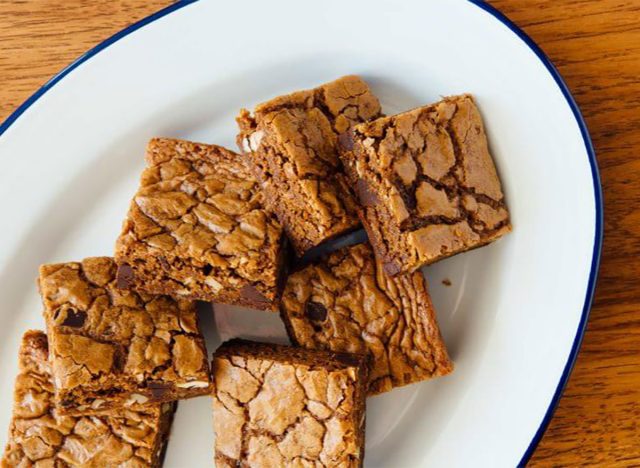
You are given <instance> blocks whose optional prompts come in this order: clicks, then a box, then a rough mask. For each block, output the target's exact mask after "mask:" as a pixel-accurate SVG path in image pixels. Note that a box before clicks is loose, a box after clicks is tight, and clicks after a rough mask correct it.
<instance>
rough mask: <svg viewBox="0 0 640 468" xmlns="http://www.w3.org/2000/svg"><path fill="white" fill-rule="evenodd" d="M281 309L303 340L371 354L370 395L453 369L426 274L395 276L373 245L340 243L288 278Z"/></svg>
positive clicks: (288, 324) (295, 339) (294, 334)
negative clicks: (384, 268)
mask: <svg viewBox="0 0 640 468" xmlns="http://www.w3.org/2000/svg"><path fill="white" fill-rule="evenodd" d="M281 311H282V312H281V313H282V318H283V321H284V322H285V325H286V327H287V331H288V333H289V336H290V338H291V341H292V342H293V343H294V344H296V345H298V346H303V347H305V348H309V349H324V350H331V351H340V352H349V353H368V354H369V355H370V356H371V358H372V368H371V371H370V376H369V388H368V392H369V394H377V393H381V392H386V391H388V390H391V389H392V388H394V387H400V386H402V385H407V384H410V383H413V382H418V381H421V380H426V379H429V378H432V377H437V376H441V375H446V374H448V373H450V372H451V371H452V369H453V366H452V364H451V361H450V360H449V357H448V355H447V351H446V348H445V345H444V343H443V341H442V338H441V336H440V331H439V329H438V324H437V322H436V317H435V313H434V310H433V306H432V304H431V298H430V297H429V293H428V291H427V286H426V282H425V279H424V277H423V275H422V273H421V272H414V273H408V274H402V275H397V276H395V277H390V276H389V275H387V274H386V273H385V272H384V271H383V268H381V265H380V264H379V263H378V262H377V261H376V259H375V256H374V254H373V251H372V250H371V247H370V246H369V244H359V245H356V246H352V247H346V248H343V249H341V250H338V251H336V252H334V253H332V254H330V255H329V256H328V257H326V258H324V259H321V260H319V261H318V262H317V263H315V264H311V265H308V266H307V267H305V268H303V269H302V270H299V271H297V272H295V273H293V274H292V275H291V276H289V278H288V280H287V284H286V286H285V290H284V294H283V297H282V305H281Z"/></svg>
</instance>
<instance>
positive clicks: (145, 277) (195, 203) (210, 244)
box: [115, 138, 284, 310]
mask: <svg viewBox="0 0 640 468" xmlns="http://www.w3.org/2000/svg"><path fill="white" fill-rule="evenodd" d="M146 160H147V168H146V169H145V171H144V172H143V174H142V177H141V181H140V188H139V189H138V193H136V195H135V196H134V198H133V201H132V202H131V207H130V209H129V213H128V215H127V218H126V220H125V222H124V224H123V227H122V233H121V235H120V237H119V239H118V241H117V244H116V253H115V259H116V262H117V263H118V265H119V266H120V269H119V273H118V277H119V280H120V285H121V286H122V287H123V288H133V289H134V290H136V291H140V292H145V293H151V294H167V295H171V296H174V297H183V298H189V299H199V300H203V301H215V302H223V303H227V304H236V305H244V306H248V307H252V308H255V309H265V310H277V299H278V286H279V285H280V283H279V282H278V277H279V275H280V273H281V266H282V263H283V258H284V257H283V240H284V236H283V232H282V229H281V227H280V224H279V223H278V221H277V219H276V218H275V216H274V215H272V214H270V213H268V212H267V211H266V210H265V209H264V207H263V196H262V192H261V190H260V187H259V186H258V183H257V181H256V179H255V177H254V176H253V173H252V172H251V170H250V169H249V166H248V165H247V163H246V161H245V159H244V158H243V157H242V156H240V155H238V154H236V153H233V152H231V151H229V150H226V149H224V148H222V147H219V146H215V145H204V144H200V143H192V142H189V141H183V140H175V139H167V138H155V139H153V140H151V141H150V142H149V145H148V147H147V155H146Z"/></svg>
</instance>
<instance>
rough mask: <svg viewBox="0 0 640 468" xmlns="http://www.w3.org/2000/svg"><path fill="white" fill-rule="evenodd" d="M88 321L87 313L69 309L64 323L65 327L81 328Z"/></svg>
mask: <svg viewBox="0 0 640 468" xmlns="http://www.w3.org/2000/svg"><path fill="white" fill-rule="evenodd" d="M85 320H87V313H86V312H84V311H82V310H75V309H68V310H67V315H66V317H65V318H64V320H63V322H62V326H63V327H74V328H80V327H81V326H82V325H84V321H85Z"/></svg>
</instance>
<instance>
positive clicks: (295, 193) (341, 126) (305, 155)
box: [237, 76, 380, 255]
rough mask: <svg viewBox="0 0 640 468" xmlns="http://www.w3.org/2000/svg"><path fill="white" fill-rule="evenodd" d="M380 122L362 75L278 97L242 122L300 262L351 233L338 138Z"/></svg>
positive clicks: (241, 139) (242, 137)
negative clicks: (358, 126) (360, 126)
mask: <svg viewBox="0 0 640 468" xmlns="http://www.w3.org/2000/svg"><path fill="white" fill-rule="evenodd" d="M379 115H380V104H379V102H378V99H377V98H376V97H375V96H374V95H373V94H372V93H371V91H370V90H369V87H368V86H367V84H366V83H365V82H364V81H363V80H362V79H360V78H359V77H357V76H345V77H343V78H340V79H338V80H335V81H332V82H330V83H327V84H324V85H322V86H320V87H318V88H315V89H311V90H304V91H298V92H295V93H292V94H289V95H285V96H280V97H277V98H275V99H272V100H271V101H268V102H265V103H263V104H260V105H259V106H257V107H256V108H255V110H254V113H253V115H251V114H249V112H248V111H246V110H243V111H242V112H241V113H240V116H239V117H238V119H237V120H238V124H239V126H240V134H239V135H238V144H239V145H240V147H241V148H242V149H243V151H245V152H253V153H252V156H251V161H252V162H253V163H254V165H255V167H256V169H257V172H258V174H259V175H260V178H261V181H262V185H263V188H264V190H265V194H266V201H267V203H268V204H269V206H270V207H271V208H272V209H273V210H274V211H275V212H276V214H277V215H278V218H279V219H280V222H281V223H282V224H283V226H284V228H285V230H286V232H287V234H288V236H289V238H290V239H291V242H292V244H293V247H294V249H295V250H296V253H297V254H298V255H302V254H303V253H304V252H305V251H306V250H308V249H310V248H311V247H314V246H316V245H318V244H320V243H321V242H323V241H325V240H327V239H329V238H331V237H334V236H337V235H339V234H341V233H344V232H346V231H348V230H351V229H354V228H355V227H357V226H358V224H359V222H358V219H357V214H356V206H355V203H354V200H353V199H352V197H351V195H350V194H349V191H348V189H347V187H346V186H345V183H344V181H343V180H342V178H341V177H340V175H341V174H342V165H341V163H340V160H339V157H338V147H337V142H338V135H339V134H341V133H343V132H345V131H347V130H348V129H349V128H351V127H352V126H353V125H355V124H357V123H360V122H365V121H367V120H370V119H372V118H375V117H377V116H379Z"/></svg>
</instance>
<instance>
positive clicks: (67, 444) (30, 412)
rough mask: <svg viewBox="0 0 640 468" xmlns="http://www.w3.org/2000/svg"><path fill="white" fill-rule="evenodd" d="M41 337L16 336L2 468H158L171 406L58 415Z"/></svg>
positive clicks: (34, 333)
mask: <svg viewBox="0 0 640 468" xmlns="http://www.w3.org/2000/svg"><path fill="white" fill-rule="evenodd" d="M53 393H54V391H53V382H52V376H51V365H50V364H49V361H48V349H47V337H46V335H45V334H44V333H42V332H40V331H29V332H27V333H25V335H24V337H23V338H22V344H21V347H20V357H19V374H18V377H17V378H16V382H15V389H14V403H13V416H12V419H11V424H10V428H9V441H8V443H7V446H6V448H5V451H4V455H3V457H2V462H1V463H0V464H1V466H2V467H3V468H4V467H7V468H8V467H31V466H34V467H52V468H53V467H55V468H65V467H71V466H82V467H85V468H104V467H116V466H117V467H121V468H143V467H149V466H151V467H159V466H160V465H161V463H162V453H163V449H164V447H165V446H166V442H167V438H168V436H169V429H170V426H171V420H172V418H173V412H174V407H175V404H174V403H163V404H157V405H151V406H149V407H148V408H146V409H145V410H142V411H132V410H118V411H117V412H115V413H113V414H104V415H101V416H81V417H74V416H63V415H60V414H59V413H58V411H57V409H56V407H55V404H54V398H53Z"/></svg>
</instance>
